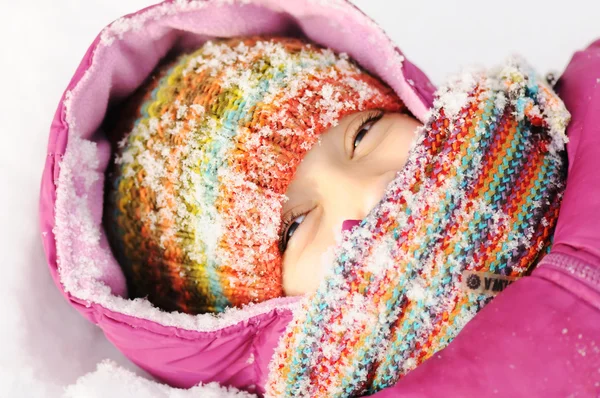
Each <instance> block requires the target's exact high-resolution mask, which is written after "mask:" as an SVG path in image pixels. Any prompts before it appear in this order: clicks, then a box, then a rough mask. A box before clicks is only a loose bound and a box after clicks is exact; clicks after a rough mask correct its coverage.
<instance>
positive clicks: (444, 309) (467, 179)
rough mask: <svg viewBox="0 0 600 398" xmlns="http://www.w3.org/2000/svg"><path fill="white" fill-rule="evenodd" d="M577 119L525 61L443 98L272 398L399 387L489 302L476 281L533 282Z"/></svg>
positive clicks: (273, 369)
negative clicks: (528, 278) (569, 131)
mask: <svg viewBox="0 0 600 398" xmlns="http://www.w3.org/2000/svg"><path fill="white" fill-rule="evenodd" d="M568 120H569V114H568V112H567V111H566V109H565V108H564V106H563V104H562V102H561V101H560V99H558V97H557V96H556V95H555V94H554V93H553V92H552V90H551V89H550V88H549V87H548V86H546V84H545V83H544V82H542V81H540V80H538V79H537V78H536V77H535V75H534V74H533V73H532V72H530V70H529V68H528V67H526V66H525V65H524V64H523V63H522V61H519V60H515V61H511V63H509V64H508V65H507V66H506V67H505V68H503V69H501V70H498V71H496V72H494V73H490V74H488V73H483V72H477V73H466V74H463V75H461V76H458V77H456V78H454V79H452V80H451V81H450V83H449V84H447V85H446V86H444V87H442V88H441V89H439V90H438V92H437V96H436V100H435V104H434V109H433V110H432V112H431V117H430V119H429V122H428V123H427V124H426V125H425V126H424V128H423V129H422V130H421V131H420V132H419V137H418V140H417V144H416V146H415V147H414V148H413V149H412V150H411V152H410V154H409V160H408V162H407V165H406V167H405V168H404V170H402V171H401V172H400V173H398V176H397V178H396V179H395V180H394V182H393V183H392V184H391V185H390V186H389V187H388V191H387V193H386V195H385V197H384V199H383V200H382V201H381V202H380V203H379V205H378V206H377V207H376V208H375V209H374V210H373V211H372V212H371V213H370V214H369V216H368V217H367V218H366V219H365V220H363V221H362V222H361V224H360V225H359V226H358V227H356V228H354V229H353V230H352V231H350V232H348V233H346V234H345V235H344V242H343V243H342V244H341V245H339V247H338V249H337V251H336V256H335V258H336V261H335V263H334V265H333V269H332V271H331V273H330V274H329V275H328V276H327V278H326V280H325V281H324V282H323V283H322V285H321V286H320V288H319V289H318V290H317V292H316V293H315V294H314V295H312V296H311V297H310V298H308V299H307V301H306V302H305V304H304V305H303V308H301V309H300V310H298V311H297V312H296V313H295V316H294V320H293V321H292V322H291V323H290V325H289V326H288V329H287V330H286V333H285V334H284V337H283V338H282V340H280V343H279V347H278V349H277V351H276V354H275V356H274V359H273V360H272V361H271V364H270V374H269V382H268V385H267V396H270V397H291V396H294V397H298V396H302V397H350V396H360V395H362V394H365V393H368V394H370V393H374V392H376V391H378V390H381V389H383V388H385V387H387V386H390V385H393V384H395V383H396V382H397V381H398V379H399V378H400V377H401V376H402V375H404V374H406V373H407V372H409V371H410V370H412V369H414V368H415V367H416V366H417V365H419V364H420V363H422V362H423V361H424V360H426V359H427V358H429V357H431V356H432V355H433V354H434V353H435V352H437V351H439V350H441V349H442V348H444V347H445V346H446V345H447V344H448V343H449V342H450V341H452V339H453V338H454V337H455V336H456V335H457V333H458V332H459V331H460V330H461V329H462V327H463V326H464V325H465V324H466V323H467V322H468V321H469V320H470V319H472V317H473V316H474V315H475V314H476V313H477V312H478V311H479V310H480V309H481V308H483V307H484V306H485V304H487V303H488V302H489V301H490V300H491V298H492V297H493V294H489V292H486V291H485V290H481V289H476V288H478V287H481V286H480V285H479V284H478V283H477V280H469V281H467V280H466V279H467V275H469V274H472V273H473V272H474V273H475V278H476V279H477V278H478V276H477V275H482V277H485V275H488V276H489V277H490V278H491V279H490V280H496V281H503V280H508V279H511V280H512V279H516V278H519V277H521V276H523V275H525V274H526V273H527V272H528V271H530V270H531V269H532V267H533V266H534V265H535V264H536V263H537V261H539V259H540V258H541V255H543V253H545V252H547V250H548V248H549V245H550V242H551V235H552V231H553V227H554V225H555V222H556V219H557V217H558V211H559V206H560V200H561V197H562V192H563V189H564V177H565V171H566V170H565V166H566V162H565V160H564V144H565V142H566V141H567V138H566V136H565V134H564V131H565V128H566V125H567V123H568ZM463 278H464V279H465V280H463ZM482 283H483V282H482ZM523 305H527V304H526V303H523Z"/></svg>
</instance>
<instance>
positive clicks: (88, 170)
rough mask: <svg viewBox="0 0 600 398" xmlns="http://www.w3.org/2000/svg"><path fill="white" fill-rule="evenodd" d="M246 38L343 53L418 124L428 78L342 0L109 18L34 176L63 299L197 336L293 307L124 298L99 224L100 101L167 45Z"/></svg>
mask: <svg viewBox="0 0 600 398" xmlns="http://www.w3.org/2000/svg"><path fill="white" fill-rule="evenodd" d="M256 34H279V35H294V36H303V37H306V38H308V39H310V40H312V41H314V42H317V43H319V44H321V45H324V46H327V47H330V48H332V49H334V50H336V51H338V52H346V53H348V54H349V55H350V56H351V57H352V58H354V59H355V60H356V61H358V62H359V63H360V64H361V65H362V66H363V67H364V68H365V69H367V70H369V71H370V72H371V73H373V74H375V75H377V76H379V77H380V78H381V79H383V80H384V81H385V82H386V83H387V84H388V85H390V86H391V87H392V88H393V89H394V90H395V91H396V92H397V94H398V95H399V96H400V98H401V99H402V100H403V101H404V103H405V104H406V105H407V107H408V108H409V110H410V111H411V112H412V113H413V115H415V116H416V117H417V118H419V119H420V120H421V121H424V119H425V114H426V111H427V109H428V107H429V106H430V104H431V100H432V93H433V89H434V88H433V86H432V85H431V84H430V82H429V80H428V79H427V78H426V77H425V75H423V74H422V73H421V72H420V71H419V70H418V69H417V68H416V67H415V66H414V65H412V64H411V63H410V62H408V61H406V60H405V59H404V57H403V55H402V53H401V52H400V51H399V50H398V48H397V47H396V46H395V45H394V44H393V43H392V42H391V40H390V39H389V38H388V37H387V35H386V34H385V33H384V32H383V31H382V30H381V28H379V27H378V26H377V25H376V24H375V23H374V22H373V21H372V20H370V19H369V18H367V17H365V15H364V14H362V12H361V11H360V10H358V9H357V8H356V7H354V6H352V5H351V4H350V3H348V2H346V1H343V0H333V1H325V0H298V1H285V2H283V1H278V0H254V1H248V0H212V1H211V0H209V1H187V0H183V1H182V0H178V1H173V2H165V3H161V4H158V5H156V6H152V7H149V8H146V9H144V10H141V11H139V12H137V13H135V14H130V15H128V16H125V17H123V18H121V19H118V20H116V21H114V22H113V23H112V24H110V25H109V26H107V27H106V28H105V29H104V30H103V31H102V32H101V33H100V35H99V36H98V37H97V38H96V40H95V41H94V43H93V44H92V46H91V47H90V49H89V50H88V53H87V54H86V55H85V57H84V59H83V60H82V63H81V65H80V66H79V69H78V70H77V72H76V73H75V76H74V77H73V79H72V81H71V83H70V85H69V87H68V88H67V91H66V92H65V95H64V97H63V99H62V100H61V102H60V104H59V108H58V110H57V113H56V117H55V120H54V122H53V126H52V130H51V134H50V139H49V149H48V152H49V153H48V156H49V157H50V158H54V159H55V162H57V163H58V164H57V165H55V164H53V163H47V167H46V171H45V172H44V177H43V181H42V198H41V201H40V212H41V225H42V231H44V232H43V235H44V237H45V238H44V246H45V249H46V255H47V258H48V262H49V265H50V268H51V272H52V274H53V277H54V279H55V282H56V283H57V285H58V286H59V288H60V289H61V291H63V294H65V295H66V296H67V297H68V298H69V299H70V300H71V301H72V302H74V303H77V304H81V307H82V308H83V307H91V306H92V305H94V306H95V307H96V308H103V309H105V310H107V311H109V312H110V313H117V314H121V315H122V316H125V317H127V316H130V317H133V318H137V319H138V320H139V319H142V320H146V321H149V322H153V323H156V324H158V325H162V326H174V327H177V328H179V329H182V330H190V331H199V332H204V331H215V330H217V329H221V328H224V327H227V326H231V325H234V324H236V323H239V322H241V321H244V320H247V319H249V318H251V317H253V316H256V315H260V314H264V313H267V312H271V311H273V310H290V309H292V308H294V307H295V306H296V305H297V304H298V302H299V299H298V298H280V299H273V300H270V301H267V302H264V303H260V304H255V305H248V306H246V307H244V308H242V309H230V310H228V311H226V312H224V313H222V314H218V315H212V314H201V315H187V314H182V313H167V312H164V311H161V310H159V309H157V308H155V307H153V306H152V305H151V304H150V303H149V302H148V301H147V300H145V299H135V300H130V299H127V298H126V286H125V280H124V277H123V274H122V272H121V269H120V267H119V265H118V263H117V262H116V260H115V258H114V257H113V255H112V253H111V250H110V247H109V245H108V241H107V239H106V235H105V232H104V230H103V227H102V223H101V220H102V201H103V194H102V192H103V186H104V171H105V170H106V168H107V165H108V162H109V160H110V145H109V142H108V140H107V138H106V136H105V134H104V132H103V131H102V129H101V123H102V121H103V119H104V116H105V114H106V111H107V109H108V107H109V106H111V105H112V104H114V103H116V102H118V101H120V100H122V99H124V98H126V97H127V96H128V95H129V94H131V93H132V92H133V91H134V90H135V89H136V88H137V87H138V86H139V85H140V84H141V83H142V82H143V81H144V79H145V78H146V77H147V76H148V75H149V74H150V73H151V71H152V70H153V69H154V67H155V66H156V64H157V63H158V62H159V60H160V59H161V58H162V57H163V56H164V55H165V54H166V53H167V52H168V51H170V50H172V49H174V48H175V49H178V48H189V47H192V46H199V45H200V44H202V43H203V42H205V41H206V40H208V39H211V38H217V37H231V36H244V35H256ZM48 164H50V166H48ZM53 236H54V239H52V237H53Z"/></svg>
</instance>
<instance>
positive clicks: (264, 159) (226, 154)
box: [105, 37, 403, 314]
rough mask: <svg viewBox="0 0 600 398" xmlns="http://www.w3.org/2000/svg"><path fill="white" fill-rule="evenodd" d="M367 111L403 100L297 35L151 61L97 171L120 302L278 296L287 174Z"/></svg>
mask: <svg viewBox="0 0 600 398" xmlns="http://www.w3.org/2000/svg"><path fill="white" fill-rule="evenodd" d="M374 108H380V109H384V110H386V111H399V110H401V109H403V106H402V103H401V101H400V100H399V99H398V97H397V96H396V95H395V94H394V92H393V91H392V90H391V89H389V88H387V87H386V86H385V85H383V84H382V83H381V82H380V81H378V80H377V79H375V78H373V77H371V76H370V75H368V74H367V73H366V72H364V71H363V70H361V69H360V68H359V67H357V66H356V65H355V64H354V63H352V61H350V60H349V59H348V57H347V56H346V55H343V54H341V55H338V54H334V53H333V52H332V51H330V50H327V49H322V48H318V47H316V46H315V45H311V44H308V43H306V42H303V41H301V40H298V39H283V38H279V39H278V38H260V37H254V38H247V39H229V40H226V41H221V42H207V43H205V44H204V45H203V46H202V47H201V48H200V49H198V50H197V51H195V52H193V53H190V54H184V55H181V56H179V57H177V58H176V59H175V60H173V61H171V62H167V63H165V64H164V65H163V66H161V67H160V68H159V69H158V70H157V72H156V73H155V74H154V75H153V77H151V78H150V79H149V81H148V82H147V83H146V84H145V85H143V86H142V88H141V89H140V90H138V92H137V93H136V94H134V95H133V97H132V99H131V100H130V101H129V103H127V104H125V105H123V106H122V110H123V112H122V113H121V114H120V126H119V127H118V128H117V130H119V131H118V132H117V134H119V133H121V134H123V133H125V134H126V135H125V137H124V138H123V139H122V140H121V141H120V143H119V148H118V149H117V155H116V158H115V166H116V167H115V170H114V171H113V173H112V177H111V178H110V179H109V180H110V181H112V185H111V186H109V187H108V191H109V192H108V198H107V208H106V210H105V215H106V216H105V217H106V219H105V225H108V229H109V231H108V232H109V237H110V240H111V246H112V247H113V250H114V251H115V253H116V257H117V258H118V260H119V262H120V264H122V266H123V269H124V272H125V274H126V276H127V279H128V282H129V296H130V297H145V296H147V297H148V299H149V300H150V301H151V302H152V303H154V304H155V305H156V306H158V307H160V308H162V309H165V310H167V311H175V310H177V311H183V312H186V313H192V314H194V313H204V312H220V311H223V310H224V309H225V308H227V307H231V306H234V307H238V306H242V305H244V304H248V303H253V302H260V301H264V300H267V299H269V298H273V297H278V296H281V295H283V292H282V286H281V273H282V270H281V254H280V253H279V250H278V245H277V242H278V235H279V232H280V231H279V229H280V227H281V205H282V203H283V200H284V193H285V191H286V189H287V186H288V184H289V183H290V181H291V180H292V178H293V175H294V171H295V169H296V167H297V165H298V164H299V162H300V161H301V159H302V158H303V156H304V155H305V154H306V152H307V151H308V150H309V149H310V148H311V147H312V145H314V144H315V143H316V142H317V139H318V137H319V135H320V134H321V133H323V132H324V131H325V130H326V129H327V128H329V127H330V126H332V125H333V124H334V123H336V121H337V120H339V119H340V118H342V117H343V116H344V115H345V114H348V113H351V112H357V111H362V110H366V109H374ZM128 115H129V116H128ZM131 115H136V116H135V118H137V119H136V120H135V122H133V123H130V122H128V120H131Z"/></svg>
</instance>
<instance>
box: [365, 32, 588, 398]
mask: <svg viewBox="0 0 600 398" xmlns="http://www.w3.org/2000/svg"><path fill="white" fill-rule="evenodd" d="M556 88H557V91H558V93H559V95H560V96H561V98H562V99H563V100H564V102H565V104H566V107H567V109H568V110H569V111H570V112H571V115H572V119H571V123H570V124H569V127H568V130H567V134H568V136H569V140H570V141H569V143H568V144H567V151H568V158H569V167H568V177H567V188H566V191H565V195H564V197H563V202H562V206H561V210H560V216H559V219H558V223H557V227H556V231H555V235H554V245H553V248H552V250H551V253H550V254H548V255H546V256H545V257H544V258H543V259H542V261H541V262H540V264H539V265H538V267H537V268H536V270H535V271H534V272H533V273H532V275H531V276H529V277H524V278H522V279H521V280H519V281H518V282H516V283H513V284H512V285H511V286H509V287H508V288H507V289H506V290H505V291H504V292H503V293H501V294H500V295H498V297H496V299H495V300H493V301H492V302H491V303H490V304H488V305H487V306H486V307H485V308H484V309H483V310H482V311H481V312H480V313H479V314H478V315H477V316H476V317H475V318H474V319H473V320H472V321H471V322H469V323H468V324H467V325H466V326H465V327H464V329H463V330H462V331H461V333H460V334H459V335H458V336H457V337H456V338H455V339H454V340H453V341H452V343H450V344H449V345H448V346H447V347H446V348H445V349H444V350H442V351H440V352H438V353H437V354H435V355H434V356H433V357H432V358H430V359H429V360H427V361H426V362H424V363H423V364H422V365H421V366H419V367H418V368H417V369H415V370H414V371H412V372H410V373H409V374H407V375H406V376H405V377H404V378H403V379H401V380H400V381H399V382H398V383H397V384H396V385H395V386H393V387H390V388H387V389H385V390H383V391H381V392H379V393H377V394H375V397H377V398H386V397H472V396H473V397H475V396H477V397H488V396H489V397H567V396H577V397H597V396H599V393H600V40H598V41H596V42H595V43H593V44H592V45H591V46H590V47H588V48H587V49H586V50H584V51H580V52H578V53H576V54H575V55H574V56H573V58H572V60H571V62H570V63H569V65H568V67H567V69H566V71H565V72H564V74H563V76H562V77H561V78H560V80H559V82H558V84H557V87H556Z"/></svg>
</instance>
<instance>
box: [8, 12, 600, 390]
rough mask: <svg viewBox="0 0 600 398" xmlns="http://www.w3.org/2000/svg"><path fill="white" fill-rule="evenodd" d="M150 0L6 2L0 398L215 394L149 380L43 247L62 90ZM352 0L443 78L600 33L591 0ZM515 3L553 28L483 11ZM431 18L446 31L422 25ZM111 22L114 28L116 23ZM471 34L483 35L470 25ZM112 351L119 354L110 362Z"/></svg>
mask: <svg viewBox="0 0 600 398" xmlns="http://www.w3.org/2000/svg"><path fill="white" fill-rule="evenodd" d="M152 3H154V1H153V0H128V1H126V2H125V1H122V0H88V1H85V2H75V1H71V0H55V1H52V2H48V1H43V0H30V1H27V2H17V1H11V2H3V3H2V12H3V15H9V16H10V18H6V20H5V21H4V23H3V24H0V43H1V44H2V48H3V51H4V54H5V56H3V57H2V62H1V63H0V71H1V72H2V76H4V79H3V88H4V90H3V91H4V95H3V96H2V97H0V105H1V106H0V109H2V116H3V124H2V132H3V135H4V141H3V148H4V150H3V151H2V156H1V157H0V183H1V186H2V187H3V192H5V194H4V195H1V196H0V208H1V209H2V212H0V223H1V225H3V226H4V228H3V229H2V232H0V234H1V235H0V242H1V243H0V245H1V246H0V247H1V248H2V253H3V272H2V278H0V283H1V284H2V285H1V287H2V292H3V305H2V309H1V310H0V319H1V322H2V326H3V327H2V332H1V333H2V334H1V336H0V337H1V340H0V341H1V343H0V396H10V397H17V398H19V397H50V398H52V397H60V396H65V395H64V394H67V395H66V396H70V397H81V396H94V395H93V394H95V393H96V394H98V395H97V396H100V395H101V396H112V397H130V396H134V395H136V396H138V395H139V396H150V397H186V396H188V395H189V396H192V395H194V396H203V397H205V396H211V395H209V390H206V389H205V390H200V389H197V390H191V391H190V392H189V394H186V393H184V392H183V391H181V390H176V389H171V388H168V387H165V386H161V385H160V384H158V383H154V382H150V381H147V380H146V379H145V378H148V377H149V376H148V375H147V374H146V373H145V372H143V371H142V370H140V369H139V368H137V367H136V366H135V365H133V364H132V363H131V362H129V361H128V360H127V359H126V358H124V357H123V356H122V355H121V354H120V353H119V352H118V351H117V350H116V349H115V348H114V347H113V346H112V344H110V343H109V342H108V341H107V340H106V338H105V337H104V335H103V334H102V332H101V331H100V329H99V328H97V327H96V326H94V325H92V324H91V323H89V322H88V321H87V320H85V319H84V318H83V317H82V316H80V315H79V314H77V312H76V311H75V310H74V309H73V308H71V307H70V305H69V304H68V303H67V301H66V300H65V299H64V298H63V297H62V296H61V295H60V293H59V292H58V290H57V289H56V287H55V286H54V284H53V282H52V280H51V278H50V274H49V272H48V271H47V267H46V263H45V258H44V254H43V249H42V245H41V236H42V233H43V232H45V231H40V230H39V226H38V224H39V223H38V217H37V210H38V198H39V183H40V179H41V172H42V170H43V167H44V162H45V161H46V155H45V153H46V145H47V139H48V129H49V127H50V123H51V121H52V118H53V115H54V111H55V110H56V106H57V104H58V100H59V98H60V95H61V94H62V92H63V90H64V89H65V87H66V86H67V83H68V82H69V80H70V79H71V76H72V75H73V73H74V71H75V68H76V67H77V65H78V64H79V61H80V59H81V57H82V56H83V54H84V52H85V50H86V49H87V48H88V46H89V45H90V44H91V42H92V41H93V40H94V38H95V37H96V35H97V34H98V32H100V30H101V29H102V28H103V27H104V26H105V25H107V24H108V23H109V22H111V21H112V20H114V19H116V18H118V17H120V16H122V15H124V14H126V13H129V12H133V11H136V10H138V9H140V8H143V7H146V6H148V5H150V4H152ZM355 3H356V4H357V5H358V6H359V7H361V8H362V9H363V10H364V11H365V12H366V13H367V14H369V15H371V16H373V17H374V18H375V19H376V20H377V21H378V22H380V23H381V24H382V27H383V28H384V29H386V30H387V31H388V33H389V35H390V37H391V38H392V39H393V40H394V41H396V42H398V43H399V45H400V48H401V49H402V50H403V51H404V52H405V54H406V55H407V56H408V57H409V59H411V60H412V61H415V62H416V64H417V65H419V66H420V67H421V68H422V69H423V70H424V71H425V72H426V73H427V74H428V75H429V76H430V77H431V78H432V79H433V81H434V82H438V83H439V82H441V81H442V79H443V77H444V76H446V74H447V73H449V72H454V71H456V70H458V69H459V67H460V66H463V65H468V64H471V63H479V64H484V65H486V66H489V65H492V64H493V63H496V62H499V61H500V60H502V59H504V58H505V56H506V55H507V54H509V53H511V52H519V53H522V54H524V55H526V57H527V59H528V60H529V61H530V62H531V63H532V64H533V66H534V67H535V68H536V69H537V70H539V71H540V72H546V71H548V70H556V71H560V70H562V68H564V66H565V65H566V64H567V62H568V60H569V58H570V56H571V54H572V53H573V52H574V51H575V50H576V49H578V48H581V47H583V46H585V45H587V44H588V43H589V42H590V41H591V40H592V39H594V38H595V35H597V34H598V32H597V21H596V19H597V15H598V13H599V11H600V4H596V3H593V2H589V1H588V0H572V1H571V2H570V3H569V7H562V8H561V10H560V17H559V18H557V16H556V15H555V12H556V11H555V9H554V8H553V7H550V6H548V4H547V2H545V1H542V0H535V1H530V2H523V1H517V0H505V1H504V4H505V6H504V7H498V8H495V9H493V10H492V9H488V10H487V11H486V10H484V9H482V7H483V6H482V5H481V3H480V2H477V1H475V0H466V1H465V2H463V3H462V6H461V7H458V6H456V3H454V2H441V1H440V2H439V4H437V5H436V6H435V7H431V5H430V4H428V3H426V2H416V1H413V2H401V3H397V4H394V6H390V2H388V1H385V0H355ZM517 8H518V9H519V10H520V13H522V14H523V15H528V14H529V15H535V18H536V19H537V20H546V21H547V23H548V24H552V25H553V26H554V27H555V28H554V29H540V28H534V27H532V26H531V24H527V23H522V24H520V25H517V24H514V25H512V26H511V27H510V29H508V28H507V29H503V30H502V34H498V32H497V27H496V26H494V24H490V23H489V17H486V15H490V12H492V11H493V15H494V18H495V19H496V20H512V18H510V16H511V15H512V13H513V12H514V10H515V9H517ZM458 14H460V17H459V16H458ZM407 15H409V16H410V17H406V16H407ZM455 18H460V20H462V21H469V23H452V24H451V28H450V23H451V21H452V20H453V19H455ZM425 21H426V22H427V23H428V24H430V26H432V27H437V28H435V29H423V24H424V22H425ZM444 26H446V27H448V28H444ZM114 27H115V31H116V30H117V29H118V26H116V25H115V26H114ZM441 30H443V34H440V31H441ZM473 31H476V32H478V33H477V34H472V32H473ZM566 32H568V33H566ZM483 50H485V51H483ZM194 110H195V111H197V112H199V113H200V112H202V111H203V110H202V109H194ZM105 359H110V360H111V361H112V362H102V361H103V360H105ZM99 363H100V365H97V364H99ZM97 366H98V369H97V370H96V368H97ZM117 367H118V368H117ZM119 369H120V370H119ZM90 372H91V373H90ZM88 373H89V374H88ZM86 374H87V376H85V377H83V378H80V377H82V376H83V375H86ZM69 385H70V387H69V388H68V389H67V390H66V391H65V387H66V386H69ZM129 387H131V389H128V388H129ZM198 388H199V387H198ZM132 390H135V391H134V392H133V393H132ZM212 392H213V393H214V394H215V395H212V396H223V395H224V394H221V393H222V391H218V390H215V389H213V390H212ZM138 393H139V394H138ZM184 394H185V395H184Z"/></svg>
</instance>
